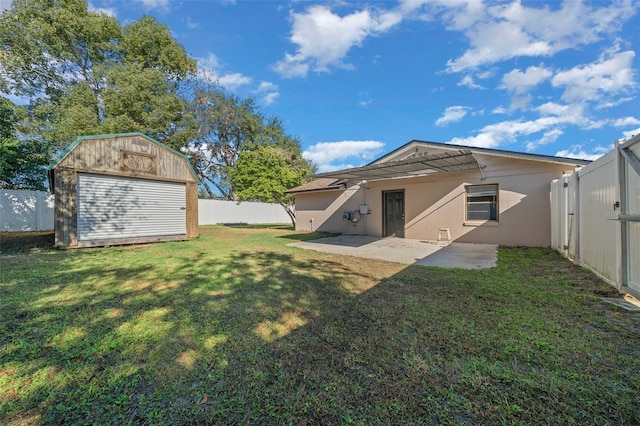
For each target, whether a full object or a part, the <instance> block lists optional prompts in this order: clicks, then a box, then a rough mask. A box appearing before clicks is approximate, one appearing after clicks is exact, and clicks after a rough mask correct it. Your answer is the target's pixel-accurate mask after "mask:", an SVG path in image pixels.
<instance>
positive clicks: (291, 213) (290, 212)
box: [280, 203, 296, 229]
mask: <svg viewBox="0 0 640 426" xmlns="http://www.w3.org/2000/svg"><path fill="white" fill-rule="evenodd" d="M280 205H281V206H282V208H283V209H284V211H286V212H287V214H288V215H289V219H291V224H292V225H293V229H296V212H295V210H293V208H292V207H291V206H290V205H288V204H285V203H280Z"/></svg>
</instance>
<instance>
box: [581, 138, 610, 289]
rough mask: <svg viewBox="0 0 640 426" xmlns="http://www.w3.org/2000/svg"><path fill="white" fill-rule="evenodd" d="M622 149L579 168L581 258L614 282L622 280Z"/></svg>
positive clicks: (582, 261) (583, 262) (584, 262)
mask: <svg viewBox="0 0 640 426" xmlns="http://www.w3.org/2000/svg"><path fill="white" fill-rule="evenodd" d="M617 156H618V152H617V150H613V151H610V152H609V153H607V154H605V155H604V156H602V157H601V158H599V159H598V160H597V161H595V162H594V163H592V164H589V165H588V166H586V167H585V168H583V169H581V170H579V171H578V172H577V173H576V175H577V177H578V179H579V188H580V189H579V194H577V197H578V200H579V214H580V216H579V224H580V225H579V226H580V228H579V230H578V232H579V241H580V247H579V248H578V250H579V253H578V256H577V260H578V261H579V262H580V263H582V264H585V265H588V266H589V267H591V268H593V269H594V270H595V271H597V272H598V273H599V274H600V275H602V276H603V277H604V278H606V279H607V280H609V281H612V282H614V283H618V282H620V278H621V277H620V267H619V265H620V260H619V259H620V256H621V232H620V222H619V221H618V220H616V219H617V214H618V213H619V211H617V208H616V207H615V204H616V201H618V200H619V199H620V198H619V190H618V162H617Z"/></svg>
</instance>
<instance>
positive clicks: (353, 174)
mask: <svg viewBox="0 0 640 426" xmlns="http://www.w3.org/2000/svg"><path fill="white" fill-rule="evenodd" d="M480 168H482V166H481V164H480V163H478V160H477V159H476V157H475V156H474V155H473V152H471V150H469V149H460V150H456V151H452V152H443V153H438V154H430V155H423V156H418V157H415V158H409V159H406V160H399V161H389V162H384V163H377V164H369V165H367V166H362V167H354V168H351V169H344V170H336V171H333V172H326V173H319V174H317V175H315V177H317V178H333V179H343V180H378V179H391V178H396V177H409V176H423V175H429V174H435V173H444V172H459V171H463V170H472V169H480Z"/></svg>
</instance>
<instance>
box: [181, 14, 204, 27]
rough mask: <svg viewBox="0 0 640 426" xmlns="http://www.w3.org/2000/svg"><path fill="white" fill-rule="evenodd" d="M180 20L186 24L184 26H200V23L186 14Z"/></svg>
mask: <svg viewBox="0 0 640 426" xmlns="http://www.w3.org/2000/svg"><path fill="white" fill-rule="evenodd" d="M182 22H184V23H185V24H186V26H187V27H188V28H191V29H194V28H198V27H199V26H200V24H199V23H198V22H196V21H194V20H193V19H191V17H189V16H187V17H186V18H183V19H182Z"/></svg>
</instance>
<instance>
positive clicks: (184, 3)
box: [0, 0, 640, 172]
mask: <svg viewBox="0 0 640 426" xmlns="http://www.w3.org/2000/svg"><path fill="white" fill-rule="evenodd" d="M0 2H2V5H3V6H4V7H6V5H7V4H8V1H7V0H0ZM89 6H90V9H91V10H94V11H99V12H103V13H107V14H109V15H112V16H115V17H117V19H118V20H119V21H120V22H121V23H122V24H127V23H130V22H132V21H134V20H136V19H138V18H140V17H141V16H143V15H150V16H153V17H155V18H156V19H157V20H158V21H159V22H160V23H163V24H166V25H167V26H168V28H169V29H170V30H171V33H172V34H173V36H174V38H175V39H176V40H178V42H180V43H181V44H182V45H183V46H184V48H185V50H186V51H187V53H188V54H189V55H190V56H191V57H193V58H195V59H196V60H197V62H198V65H199V67H200V68H201V69H202V70H206V71H207V72H208V73H210V74H213V75H215V76H216V78H217V79H218V81H219V83H220V84H221V85H222V86H223V87H224V88H225V89H227V90H228V91H230V92H232V93H234V94H235V95H237V96H239V97H241V98H247V97H253V98H255V99H256V102H257V104H258V105H259V106H260V110H261V112H262V113H264V114H265V115H267V116H276V117H279V118H280V119H281V120H282V121H283V123H284V126H285V129H286V131H287V133H288V134H290V135H293V136H297V137H299V138H300V141H301V143H302V148H303V151H304V155H305V157H307V158H309V159H311V160H313V161H314V162H315V163H316V165H317V166H318V169H319V171H320V172H323V171H330V170H335V169H340V168H346V167H355V166H360V165H364V164H367V163H369V162H371V161H373V160H374V159H376V158H378V157H380V156H382V155H384V154H386V153H388V152H390V151H392V150H394V149H396V148H398V147H399V146H402V145H404V144H406V143H407V142H409V141H411V140H414V139H418V140H425V141H431V142H443V143H453V144H459V145H469V146H474V147H484V148H496V149H505V150H510V151H518V152H528V153H536V154H545V155H558V156H565V157H576V158H586V159H595V158H597V157H598V156H600V155H602V154H603V153H605V152H607V151H609V150H610V149H612V147H613V144H614V143H615V142H616V140H618V139H620V138H625V137H630V136H632V135H636V134H639V133H640V97H639V95H640V93H639V89H640V84H639V82H640V76H639V72H638V69H639V68H640V67H639V63H640V59H639V58H638V52H640V30H638V28H640V16H639V15H640V13H639V12H640V1H638V0H621V1H606V0H600V1H578V0H568V1H541V0H540V1H538V0H536V1H510V0H507V1H488V0H487V1H483V0H430V1H419V0H409V1H370V2H356V1H321V2H317V1H299V0H297V1H290V2H285V1H243V0H236V1H232V0H226V1H225V0H216V1H212V0H90V2H89Z"/></svg>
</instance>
